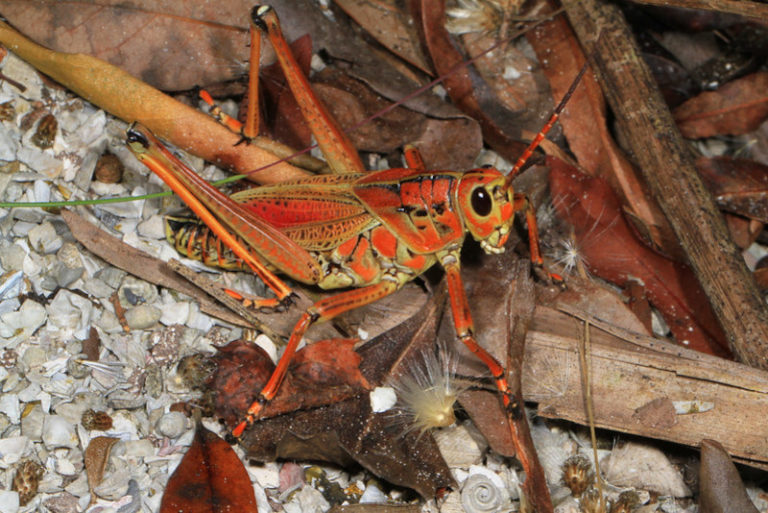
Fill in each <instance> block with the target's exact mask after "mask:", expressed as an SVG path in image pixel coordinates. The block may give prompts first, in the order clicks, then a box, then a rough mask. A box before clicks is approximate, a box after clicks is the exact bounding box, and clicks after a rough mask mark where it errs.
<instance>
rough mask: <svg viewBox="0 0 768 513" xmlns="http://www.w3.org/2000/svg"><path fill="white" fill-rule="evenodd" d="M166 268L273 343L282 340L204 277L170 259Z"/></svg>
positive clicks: (235, 300)
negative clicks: (220, 304)
mask: <svg viewBox="0 0 768 513" xmlns="http://www.w3.org/2000/svg"><path fill="white" fill-rule="evenodd" d="M166 264H167V265H168V267H170V268H171V269H173V270H174V271H176V272H177V273H179V274H180V275H182V276H183V277H184V278H186V279H187V280H188V281H190V282H191V283H193V284H195V285H196V286H197V287H198V288H200V289H202V290H204V291H205V292H206V293H207V294H208V295H210V296H213V297H215V298H216V299H217V300H219V302H221V303H223V304H224V305H225V306H226V307H227V308H229V309H230V310H232V311H233V312H236V313H237V314H238V315H239V316H241V317H242V318H243V319H244V320H245V321H247V322H249V323H250V324H253V327H254V328H256V329H257V330H259V331H260V332H262V333H264V334H265V335H266V336H268V337H269V338H270V339H272V340H273V341H279V340H282V337H281V336H280V335H279V334H277V333H276V332H275V331H274V330H273V329H272V328H270V327H269V326H267V325H266V324H264V323H263V322H261V321H260V320H259V319H258V318H257V317H256V316H255V315H254V314H253V312H252V311H251V310H249V309H248V308H246V307H245V305H243V303H241V302H240V301H238V300H237V299H235V298H233V297H232V296H230V295H229V294H227V293H226V292H224V290H223V289H222V288H221V287H220V286H218V285H216V284H215V283H214V282H213V281H211V280H209V279H208V278H206V277H205V276H204V275H202V274H200V273H197V272H195V271H193V270H192V269H190V268H189V267H187V266H185V265H183V264H182V263H181V262H179V261H178V260H176V259H175V258H172V259H170V260H168V262H166Z"/></svg>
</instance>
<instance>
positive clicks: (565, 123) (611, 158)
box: [526, 6, 680, 255]
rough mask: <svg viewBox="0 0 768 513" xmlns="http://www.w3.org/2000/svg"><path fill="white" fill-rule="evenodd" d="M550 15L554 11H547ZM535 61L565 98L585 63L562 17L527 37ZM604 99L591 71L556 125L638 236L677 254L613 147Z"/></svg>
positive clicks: (632, 169)
mask: <svg viewBox="0 0 768 513" xmlns="http://www.w3.org/2000/svg"><path fill="white" fill-rule="evenodd" d="M550 8H551V9H552V10H554V9H556V8H557V7H555V6H550ZM526 38H527V39H528V41H529V42H530V43H531V46H533V49H534V51H535V52H536V55H538V57H539V61H540V62H541V66H542V69H543V70H544V73H545V75H546V76H547V79H548V80H549V83H550V85H551V88H552V94H553V96H554V97H555V101H560V99H561V98H562V97H563V96H564V95H565V93H566V91H568V88H569V87H570V86H571V83H572V82H573V78H574V77H575V76H576V74H577V73H578V72H579V69H580V68H581V66H582V65H583V63H584V62H585V60H586V57H585V56H584V52H583V51H582V49H581V47H580V45H579V42H578V40H577V39H576V36H575V35H574V33H573V30H572V29H571V27H570V26H569V25H568V22H567V21H566V20H565V18H563V17H562V16H557V17H555V18H553V19H552V20H549V21H546V22H544V23H542V24H541V25H539V26H538V27H537V28H536V29H535V30H532V31H530V32H528V33H527V34H526ZM605 112H606V106H605V98H604V96H603V93H602V91H601V90H600V86H599V84H598V83H597V80H596V79H595V78H594V75H593V74H592V72H591V70H587V73H586V74H585V75H584V77H583V78H582V80H581V83H580V84H579V85H578V87H577V88H576V91H575V92H574V94H573V96H572V97H571V99H570V100H569V101H568V105H567V106H566V108H565V110H564V111H563V114H562V115H561V117H560V121H559V123H560V125H561V126H562V127H563V133H564V134H565V136H566V138H567V139H568V146H569V147H570V149H571V151H572V152H573V154H574V155H575V156H576V159H577V160H578V162H579V165H580V166H581V167H582V168H583V169H584V170H585V171H586V172H587V173H589V174H590V175H592V176H599V177H600V178H602V179H604V180H607V181H608V183H610V184H611V187H612V188H613V190H614V191H615V192H616V193H617V194H619V195H620V196H621V198H622V203H623V204H624V205H625V207H626V208H627V209H629V211H630V212H631V213H632V217H633V219H634V221H635V222H636V223H638V225H640V226H642V233H643V235H644V236H647V237H648V239H650V240H652V241H653V243H654V244H655V245H656V246H658V247H660V248H663V251H664V252H665V253H667V254H670V255H678V254H679V252H680V251H679V245H678V242H677V239H676V238H675V236H674V234H673V233H672V229H671V228H670V226H669V224H668V222H667V221H666V218H665V217H664V214H663V213H662V212H661V211H660V210H659V208H658V206H657V205H656V203H655V202H653V201H651V200H650V199H649V198H650V196H649V194H648V192H647V190H646V187H645V185H644V181H643V179H642V178H641V177H640V175H639V173H638V170H637V169H635V167H634V166H633V165H632V163H631V162H630V161H629V160H628V159H627V157H626V156H625V154H624V152H623V151H622V150H621V148H619V146H618V145H617V144H616V141H615V140H614V138H613V135H612V133H611V130H610V129H609V127H608V122H607V120H606V113H605Z"/></svg>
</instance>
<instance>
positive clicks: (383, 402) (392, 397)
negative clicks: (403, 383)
mask: <svg viewBox="0 0 768 513" xmlns="http://www.w3.org/2000/svg"><path fill="white" fill-rule="evenodd" d="M370 398H371V411H373V412H374V413H383V412H385V411H388V410H389V409H391V408H392V407H393V406H394V405H395V404H396V403H397V394H396V393H395V389H394V388H392V387H376V388H374V389H373V390H371V393H370Z"/></svg>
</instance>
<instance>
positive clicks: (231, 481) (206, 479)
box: [160, 425, 258, 513]
mask: <svg viewBox="0 0 768 513" xmlns="http://www.w3.org/2000/svg"><path fill="white" fill-rule="evenodd" d="M227 511H239V512H243V513H257V511H258V510H257V508H256V497H255V496H254V494H253V485H252V484H251V480H250V478H249V477H248V472H247V471H246V470H245V467H244V466H243V463H242V462H241V461H240V459H239V458H238V457H237V454H235V451H233V450H232V448H231V447H230V446H229V444H228V443H227V442H225V441H224V440H222V439H221V438H219V437H218V436H217V435H216V434H215V433H213V432H211V431H209V430H207V429H205V428H204V427H203V426H202V425H198V426H197V430H196V432H195V439H194V441H193V442H192V445H190V446H189V449H188V450H187V453H186V454H185V455H184V458H183V459H182V460H181V463H179V466H178V467H176V471H174V473H173V475H172V476H171V478H170V479H169V480H168V484H167V485H166V487H165V493H164V494H163V501H162V503H161V505H160V512H161V513H180V512H184V513H220V512H221V513H223V512H227Z"/></svg>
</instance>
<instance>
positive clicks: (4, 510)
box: [0, 490, 19, 513]
mask: <svg viewBox="0 0 768 513" xmlns="http://www.w3.org/2000/svg"><path fill="white" fill-rule="evenodd" d="M17 511H19V494H18V493H17V492H12V491H8V490H0V513H16V512H17Z"/></svg>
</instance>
